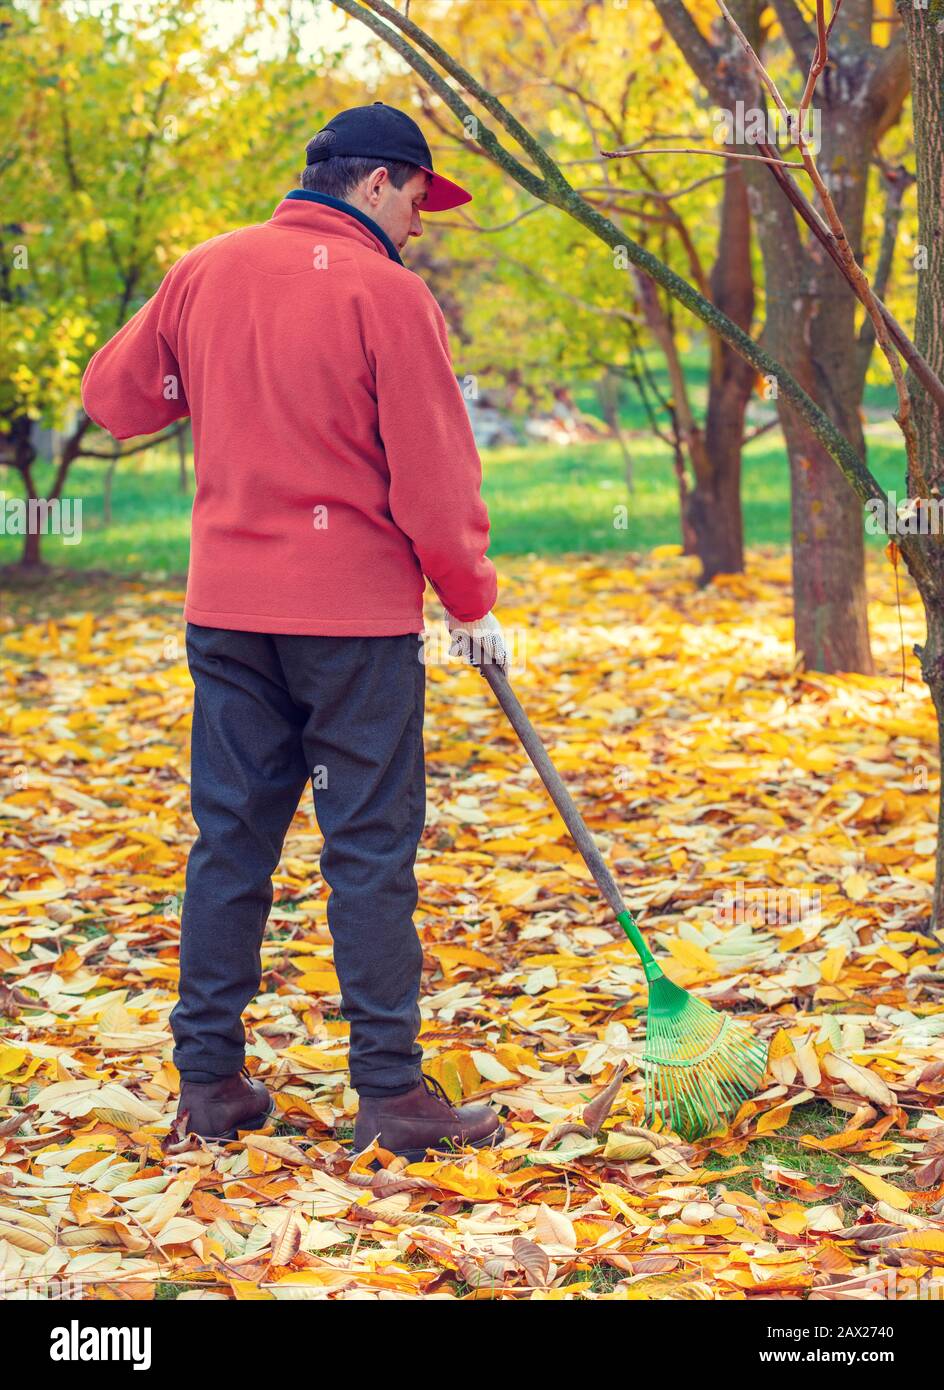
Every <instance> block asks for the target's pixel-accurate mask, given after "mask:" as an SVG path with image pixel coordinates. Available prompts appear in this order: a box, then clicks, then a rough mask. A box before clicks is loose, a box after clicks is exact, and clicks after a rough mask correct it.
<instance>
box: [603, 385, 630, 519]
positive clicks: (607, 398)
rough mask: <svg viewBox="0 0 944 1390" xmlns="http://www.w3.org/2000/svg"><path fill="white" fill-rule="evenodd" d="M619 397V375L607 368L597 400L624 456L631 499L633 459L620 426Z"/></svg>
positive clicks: (627, 489) (625, 474)
mask: <svg viewBox="0 0 944 1390" xmlns="http://www.w3.org/2000/svg"><path fill="white" fill-rule="evenodd" d="M619 396H620V390H619V373H618V372H616V371H614V369H613V368H612V367H607V368H606V370H605V371H604V373H603V375H602V376H601V377H600V378H599V379H598V381H597V400H598V401H599V403H600V411H601V413H602V415H603V419H604V420H605V422H606V426H607V428H608V429H609V431H610V434H612V436H613V438H614V439H615V440H616V442H617V444H618V445H619V449H620V453H621V454H622V456H623V473H624V476H625V478H626V491H627V492H628V493H629V495H630V497H631V496H632V493H633V459H632V455H631V454H630V452H629V445H628V444H627V443H626V435H625V434H624V432H623V428H622V426H621V425H620V419H619Z"/></svg>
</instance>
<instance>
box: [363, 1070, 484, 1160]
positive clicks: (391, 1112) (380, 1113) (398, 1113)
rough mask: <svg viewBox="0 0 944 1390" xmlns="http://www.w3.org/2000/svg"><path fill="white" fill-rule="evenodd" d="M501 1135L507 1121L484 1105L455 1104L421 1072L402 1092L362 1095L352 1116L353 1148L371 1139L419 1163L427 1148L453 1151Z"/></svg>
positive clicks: (473, 1145) (366, 1144)
mask: <svg viewBox="0 0 944 1390" xmlns="http://www.w3.org/2000/svg"><path fill="white" fill-rule="evenodd" d="M504 1137H505V1126H504V1125H503V1124H502V1123H501V1121H500V1120H499V1118H498V1116H497V1115H496V1113H495V1111H494V1110H492V1109H491V1107H490V1106H488V1105H460V1106H455V1105H453V1104H452V1103H451V1102H450V1100H449V1097H448V1096H447V1094H446V1092H445V1091H444V1090H443V1088H442V1086H441V1085H440V1084H439V1082H438V1081H437V1080H436V1078H435V1077H433V1076H427V1075H426V1074H425V1072H424V1073H423V1075H422V1080H421V1081H420V1083H419V1085H418V1086H414V1087H413V1090H412V1091H407V1092H406V1093H405V1094H404V1095H402V1096H361V1098H360V1105H359V1107H358V1111H357V1119H356V1120H355V1121H354V1152H355V1153H361V1152H362V1151H363V1150H364V1149H366V1148H368V1147H369V1145H370V1144H371V1143H372V1142H373V1140H374V1139H379V1142H380V1146H381V1148H383V1149H388V1150H389V1151H390V1153H394V1154H399V1155H401V1156H402V1157H403V1158H405V1159H407V1160H408V1161H409V1162H410V1163H422V1162H423V1160H424V1159H425V1158H426V1151H427V1149H435V1150H437V1151H438V1152H453V1151H454V1150H455V1149H457V1148H462V1147H464V1146H465V1145H471V1146H472V1148H474V1149H482V1148H490V1147H491V1146H492V1145H494V1144H500V1143H501V1141H502V1140H503V1139H504Z"/></svg>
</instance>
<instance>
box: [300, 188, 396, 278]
mask: <svg viewBox="0 0 944 1390" xmlns="http://www.w3.org/2000/svg"><path fill="white" fill-rule="evenodd" d="M285 196H286V198H297V199H299V200H300V201H302V202H306V203H323V204H324V205H325V207H329V208H337V209H338V210H339V211H340V212H346V213H347V214H348V216H349V217H355V218H356V219H357V221H358V222H360V223H361V224H362V225H363V226H365V227H366V228H367V230H368V231H369V232H373V234H374V236H375V237H376V238H377V240H378V241H380V242H381V243H382V245H383V247H384V249H385V250H386V252H387V255H388V256H389V257H390V259H391V260H392V261H396V263H397V265H402V264H403V261H402V260H401V259H400V253H399V251H398V250H397V248H396V247H395V246H394V244H393V242H392V241H391V240H390V238H389V237H388V236H387V233H386V232H385V231H384V229H383V227H381V226H380V225H379V224H378V223H377V222H375V221H374V219H373V218H372V217H368V216H367V214H366V212H361V210H360V208H356V207H354V205H353V204H352V203H346V202H345V201H344V199H343V198H332V197H331V195H330V194H329V193H312V192H311V191H310V190H309V189H307V188H293V189H292V190H291V192H290V193H286V195H285Z"/></svg>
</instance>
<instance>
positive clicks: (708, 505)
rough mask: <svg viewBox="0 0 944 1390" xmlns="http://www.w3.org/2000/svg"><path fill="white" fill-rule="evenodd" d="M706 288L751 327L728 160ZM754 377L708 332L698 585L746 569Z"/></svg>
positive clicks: (694, 497) (696, 496)
mask: <svg viewBox="0 0 944 1390" xmlns="http://www.w3.org/2000/svg"><path fill="white" fill-rule="evenodd" d="M710 290H711V300H712V303H713V304H716V305H717V307H718V308H719V309H720V310H721V311H722V312H723V313H725V314H727V316H728V318H730V319H732V320H733V321H734V322H735V323H736V324H738V326H739V327H741V328H743V329H744V331H745V332H749V331H750V327H751V322H752V320H753V317H754V279H753V274H752V271H751V216H750V209H749V207H748V200H747V187H746V185H745V183H744V178H743V176H742V174H741V170H740V169H739V168H738V166H737V165H736V164H735V163H734V162H733V161H731V162H728V163H727V164H726V166H725V179H724V196H723V198H722V203H721V221H720V225H719V229H718V255H717V258H716V260H715V264H714V268H713V270H712V272H711V281H710ZM755 375H756V374H755V372H754V369H753V367H751V365H750V363H748V362H745V361H744V359H743V357H740V356H739V355H738V354H737V353H736V352H734V351H733V349H732V348H730V347H728V345H727V343H724V342H722V340H721V339H720V338H717V337H712V340H711V377H710V380H709V384H708V410H707V414H706V416H705V454H706V457H707V463H708V476H707V477H706V478H698V477H697V476H696V479H695V486H694V488H693V489H692V491H691V493H690V494H689V497H688V508H689V521H690V524H691V527H692V530H693V531H694V534H695V546H696V551H697V554H698V557H699V559H700V560H701V564H702V582H703V583H707V582H708V581H709V580H710V579H713V578H714V576H715V575H716V574H738V573H740V571H741V570H743V568H744V523H743V519H742V516H741V449H742V447H743V443H744V417H745V414H746V412H747V403H748V401H749V400H750V396H751V391H752V389H753V385H754V379H755Z"/></svg>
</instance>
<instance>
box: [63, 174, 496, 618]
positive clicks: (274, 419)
mask: <svg viewBox="0 0 944 1390" xmlns="http://www.w3.org/2000/svg"><path fill="white" fill-rule="evenodd" d="M82 403H83V405H84V407H85V410H86V412H87V413H88V415H89V416H90V417H91V418H92V420H94V422H95V423H96V424H97V425H100V426H101V427H102V428H103V429H105V430H108V431H109V432H110V433H111V434H112V435H114V436H115V438H116V439H128V438H131V437H132V436H135V435H145V434H152V433H154V432H155V431H156V430H160V429H163V428H165V427H166V426H167V425H170V424H171V423H172V422H173V421H175V420H180V419H182V418H183V417H185V416H187V415H189V416H190V417H191V423H192V427H193V441H194V471H195V475H196V495H195V497H194V504H193V525H192V538H191V553H190V571H189V576H188V582H187V600H186V606H185V609H184V616H185V617H186V618H187V620H188V621H189V622H192V623H196V624H199V625H201V626H206V627H224V628H237V629H240V630H242V631H246V632H273V633H315V634H317V633H321V634H328V635H336V636H389V635H393V634H396V633H406V632H421V631H422V630H423V617H422V598H423V587H424V585H423V575H424V574H425V575H426V576H427V578H428V579H429V580H430V582H431V584H432V585H433V588H434V589H435V590H436V592H437V594H438V595H439V597H440V598H441V599H442V601H443V603H444V604H445V606H446V608H447V609H448V610H449V611H450V612H451V613H453V614H455V616H456V617H457V618H459V619H461V620H463V621H472V620H473V619H475V618H481V617H482V616H483V615H484V614H485V613H487V612H488V611H489V609H490V608H491V607H492V606H493V605H494V602H495V597H496V590H497V580H496V576H495V569H494V566H493V565H492V563H491V561H490V560H488V559H487V558H486V554H485V552H486V549H487V546H488V513H487V512H486V509H485V504H484V502H483V501H482V499H481V496H480V493H479V488H480V485H481V479H482V469H481V461H480V459H479V456H478V452H477V450H476V447H475V441H474V438H473V435H472V428H471V425H470V421H469V415H468V412H467V410H466V407H465V403H464V401H463V399H462V392H461V390H460V388H459V384H458V382H457V381H456V377H455V374H454V372H453V367H452V361H451V358H450V353H449V343H448V337H447V332H446V323H445V319H444V318H443V315H442V311H441V310H440V308H439V305H438V304H437V303H436V300H435V299H434V298H433V295H432V293H431V292H430V290H429V289H428V287H427V285H426V284H425V283H424V281H423V280H421V279H420V277H419V276H418V275H417V274H415V273H414V272H413V271H411V270H409V269H407V268H406V267H405V266H404V265H403V263H402V261H400V258H399V256H398V255H397V251H396V247H395V246H394V245H393V243H392V242H391V241H390V240H389V238H388V237H387V236H386V234H385V233H384V232H383V231H382V229H381V228H380V227H379V226H378V225H377V224H376V223H375V222H374V221H373V219H371V218H368V217H365V216H362V215H361V214H360V213H359V211H358V210H357V209H352V208H351V206H350V204H347V203H340V202H338V200H335V199H328V198H326V197H324V196H323V195H320V194H319V195H312V194H308V193H302V192H301V191H300V190H297V191H296V192H294V193H292V194H290V195H288V196H287V197H285V198H283V199H282V201H281V202H280V203H279V205H278V207H277V208H276V209H275V212H274V214H273V215H272V217H271V218H270V219H269V221H268V222H262V223H259V224H257V225H255V226H250V227H243V228H241V229H240V230H239V231H235V232H227V233H225V234H224V235H222V236H218V237H214V238H213V239H212V240H210V241H207V242H204V243H203V244H202V245H201V246H197V247H196V248H195V249H194V250H192V251H190V252H188V253H187V255H185V256H183V257H182V258H181V259H180V260H179V261H178V262H177V263H176V264H175V265H173V266H172V267H171V269H170V270H169V271H168V272H167V274H166V275H165V277H164V280H163V282H162V284H161V286H160V288H159V289H158V291H157V293H156V294H155V295H154V296H153V298H151V299H149V300H148V302H147V303H146V304H144V305H143V306H142V307H141V308H140V309H139V310H138V312H137V313H136V314H135V315H134V317H133V318H132V319H130V320H129V321H128V323H126V324H125V325H124V327H123V328H122V329H121V330H120V331H119V332H118V333H116V334H115V336H114V337H113V338H112V339H111V341H110V342H108V343H106V344H105V346H104V347H102V348H100V349H99V350H98V352H96V353H95V355H94V357H93V358H92V360H91V361H90V362H89V364H88V367H87V368H86V371H85V375H84V376H83V378H82Z"/></svg>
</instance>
